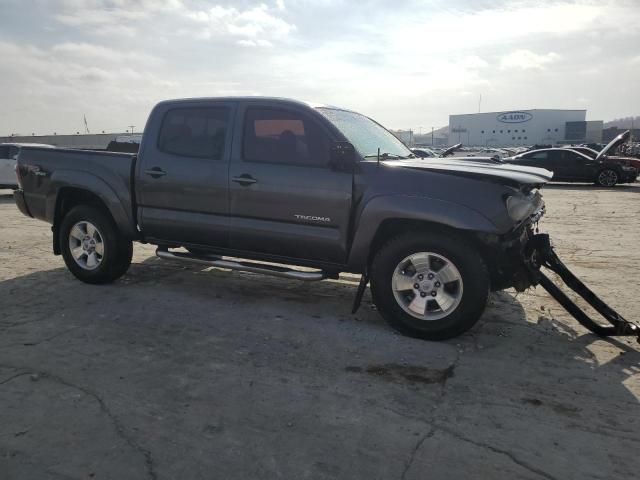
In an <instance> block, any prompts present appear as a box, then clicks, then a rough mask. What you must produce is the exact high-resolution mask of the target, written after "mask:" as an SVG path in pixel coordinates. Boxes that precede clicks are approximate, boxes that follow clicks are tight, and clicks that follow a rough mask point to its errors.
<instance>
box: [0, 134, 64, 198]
mask: <svg viewBox="0 0 640 480" xmlns="http://www.w3.org/2000/svg"><path fill="white" fill-rule="evenodd" d="M20 147H45V148H55V147H54V146H53V145H45V144H43V143H0V188H18V177H17V176H16V156H17V155H18V152H19V151H20Z"/></svg>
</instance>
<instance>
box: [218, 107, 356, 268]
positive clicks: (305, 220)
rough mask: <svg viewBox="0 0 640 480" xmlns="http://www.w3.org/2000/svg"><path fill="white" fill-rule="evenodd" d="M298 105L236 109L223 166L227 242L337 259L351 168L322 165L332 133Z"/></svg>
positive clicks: (343, 251) (342, 247)
mask: <svg viewBox="0 0 640 480" xmlns="http://www.w3.org/2000/svg"><path fill="white" fill-rule="evenodd" d="M312 117H313V116H312V115H310V113H309V112H306V111H305V110H304V109H303V108H300V109H297V108H294V107H290V108H289V107H287V108H280V107H278V108H274V107H271V106H268V105H267V104H261V103H260V102H251V103H248V104H245V105H244V106H243V107H241V108H239V112H238V118H237V120H236V131H238V132H240V133H241V135H238V137H237V138H236V139H234V149H233V158H232V160H231V165H230V171H229V179H230V183H229V201H230V203H229V209H230V225H229V248H231V249H234V250H238V251H250V252H260V253H263V254H268V255H272V256H276V257H280V258H290V259H291V258H293V259H301V260H312V261H323V262H327V263H336V264H343V263H345V262H346V258H347V238H348V229H349V219H350V211H351V198H352V180H353V173H350V172H344V171H338V170H336V169H333V168H330V167H329V154H330V145H331V136H330V133H329V131H328V130H327V129H326V128H325V127H324V125H322V122H321V121H319V120H318V119H317V118H312Z"/></svg>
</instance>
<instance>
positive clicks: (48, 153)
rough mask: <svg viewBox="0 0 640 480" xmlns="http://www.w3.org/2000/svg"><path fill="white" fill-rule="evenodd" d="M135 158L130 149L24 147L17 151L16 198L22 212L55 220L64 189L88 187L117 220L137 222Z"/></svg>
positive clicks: (50, 221) (47, 220)
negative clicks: (134, 191) (134, 199)
mask: <svg viewBox="0 0 640 480" xmlns="http://www.w3.org/2000/svg"><path fill="white" fill-rule="evenodd" d="M135 161H136V156H135V155H132V154H129V153H114V152H104V151H95V150H77V149H69V148H39V147H23V148H21V149H20V153H19V154H18V178H19V183H20V189H19V190H18V191H17V194H16V202H17V203H18V206H19V207H20V209H21V210H23V213H26V214H27V215H30V216H32V217H34V218H38V219H40V220H44V221H46V222H49V223H53V221H54V216H55V211H56V203H57V199H58V196H59V194H60V192H61V191H62V189H73V188H78V189H84V190H85V191H86V190H87V189H88V190H89V191H90V192H92V193H94V194H96V195H97V196H98V197H100V198H101V199H102V200H103V202H104V203H105V204H106V205H107V207H108V208H109V210H110V211H111V213H112V215H113V216H114V219H116V221H117V222H118V223H120V221H123V220H126V221H127V223H128V224H129V225H135V214H134V201H133V195H132V191H133V190H132V189H133V173H134V167H135ZM21 204H22V205H21ZM25 210H26V212H25ZM123 215H124V217H123Z"/></svg>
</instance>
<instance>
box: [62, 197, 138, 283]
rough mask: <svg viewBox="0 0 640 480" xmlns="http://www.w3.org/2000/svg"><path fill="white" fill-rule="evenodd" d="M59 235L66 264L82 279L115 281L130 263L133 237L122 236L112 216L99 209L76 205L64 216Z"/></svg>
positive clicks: (86, 280) (95, 281) (96, 281)
mask: <svg viewBox="0 0 640 480" xmlns="http://www.w3.org/2000/svg"><path fill="white" fill-rule="evenodd" d="M59 235H60V237H59V242H60V247H61V250H62V257H63V258H64V262H65V264H66V265H67V268H68V269H69V271H70V272H71V273H73V275H74V276H75V277H76V278H78V279H79V280H82V281H83V282H86V283H94V284H100V283H110V282H113V281H114V280H116V279H117V278H118V277H120V276H122V275H123V274H124V273H125V272H126V271H127V269H128V268H129V265H130V264H131V257H132V255H133V244H132V242H131V240H127V239H125V238H123V237H122V235H121V234H120V232H119V231H118V228H117V227H116V225H115V223H114V222H113V220H112V219H111V217H109V216H108V215H107V214H106V213H105V212H103V211H102V210H100V209H97V208H94V207H89V206H82V205H81V206H77V207H74V208H73V209H71V210H70V211H69V213H67V215H65V217H64V219H63V220H62V223H61V225H60V228H59Z"/></svg>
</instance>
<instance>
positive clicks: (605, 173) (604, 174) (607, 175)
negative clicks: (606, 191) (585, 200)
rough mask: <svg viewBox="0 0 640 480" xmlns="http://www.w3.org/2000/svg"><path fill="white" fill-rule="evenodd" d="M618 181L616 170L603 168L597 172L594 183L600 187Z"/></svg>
mask: <svg viewBox="0 0 640 480" xmlns="http://www.w3.org/2000/svg"><path fill="white" fill-rule="evenodd" d="M616 183H618V172H616V171H615V170H613V169H611V168H605V169H604V170H601V171H600V172H599V173H598V176H597V177H596V185H600V186H601V187H613V186H615V185H616Z"/></svg>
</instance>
